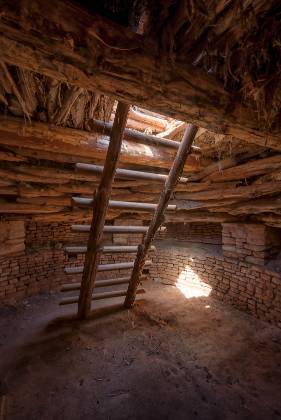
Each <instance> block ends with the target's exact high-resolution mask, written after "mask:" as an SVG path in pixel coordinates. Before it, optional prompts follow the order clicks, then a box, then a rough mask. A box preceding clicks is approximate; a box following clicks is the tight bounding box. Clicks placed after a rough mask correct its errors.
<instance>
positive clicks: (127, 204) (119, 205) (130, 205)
mask: <svg viewBox="0 0 281 420" xmlns="http://www.w3.org/2000/svg"><path fill="white" fill-rule="evenodd" d="M72 202H73V203H74V204H75V205H77V206H80V207H92V206H93V204H94V200H93V198H87V197H72ZM108 207H109V208H111V209H127V210H139V211H153V210H155V209H156V207H157V204H152V203H137V202H135V201H116V200H109V204H108ZM176 209H177V206H176V205H175V204H169V205H168V206H167V210H170V211H175V210H176Z"/></svg>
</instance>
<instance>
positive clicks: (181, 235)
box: [157, 223, 222, 245]
mask: <svg viewBox="0 0 281 420" xmlns="http://www.w3.org/2000/svg"><path fill="white" fill-rule="evenodd" d="M165 226H166V230H165V231H163V232H159V233H158V234H157V239H167V238H172V239H177V240H178V241H184V242H194V243H203V244H216V245H219V244H221V243H222V226H221V224H220V223H166V225H165Z"/></svg>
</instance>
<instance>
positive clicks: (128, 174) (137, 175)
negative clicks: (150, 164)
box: [75, 160, 188, 183]
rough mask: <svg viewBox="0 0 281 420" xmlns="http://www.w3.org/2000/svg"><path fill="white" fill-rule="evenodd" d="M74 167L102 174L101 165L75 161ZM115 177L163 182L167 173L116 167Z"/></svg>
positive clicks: (180, 180) (182, 179)
mask: <svg viewBox="0 0 281 420" xmlns="http://www.w3.org/2000/svg"><path fill="white" fill-rule="evenodd" d="M136 162H137V160H136ZM75 167H76V169H77V170H79V171H87V172H94V173H97V174H102V171H103V166H99V165H92V164H90V163H76V165H75ZM115 178H132V179H146V180H150V181H155V182H165V181H166V179H167V178H168V175H165V174H156V173H152V172H143V171H132V170H130V169H122V168H119V169H116V173H115ZM179 182H182V183H186V182H188V178H184V177H181V178H180V179H179Z"/></svg>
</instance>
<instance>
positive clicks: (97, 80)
mask: <svg viewBox="0 0 281 420" xmlns="http://www.w3.org/2000/svg"><path fill="white" fill-rule="evenodd" d="M43 11H44V19H38V14H40V13H43ZM0 33H1V36H0V52H1V59H2V60H3V61H4V62H6V63H9V64H13V65H17V66H21V67H23V68H25V69H28V70H31V71H35V72H38V73H41V74H44V75H46V76H49V77H51V78H54V79H57V80H60V81H63V82H67V83H69V84H72V85H76V86H79V87H82V88H85V89H88V90H93V91H100V92H103V93H105V94H106V95H109V96H112V97H115V98H116V99H118V100H121V101H125V102H128V103H134V104H136V105H139V106H143V107H145V108H149V109H152V110H155V111H158V112H160V113H162V114H166V115H170V116H171V117H173V118H176V119H178V120H181V121H190V122H193V123H195V124H197V125H199V126H202V127H206V128H208V129H210V130H212V131H215V132H223V133H224V134H230V135H232V136H234V137H238V138H241V139H244V140H246V141H249V142H253V143H256V144H259V145H261V146H267V147H272V148H276V149H278V150H281V144H280V128H278V129H276V133H274V134H272V133H269V132H267V131H266V130H262V129H261V128H260V125H259V122H258V119H257V116H256V114H255V113H254V111H253V110H251V109H248V108H245V107H243V106H242V105H241V102H240V101H239V100H236V101H235V98H234V97H233V94H229V93H227V92H226V91H225V89H224V88H223V86H222V84H221V83H219V82H218V80H217V79H215V78H214V77H212V76H211V75H208V74H206V73H205V72H203V71H201V70H199V69H198V68H195V67H194V66H193V65H192V64H191V63H189V64H186V63H183V62H179V61H176V62H175V63H171V62H170V61H169V60H161V58H160V57H159V45H158V43H157V41H156V40H155V39H147V38H145V37H144V36H142V35H139V34H136V33H133V32H131V31H130V30H128V29H127V28H125V27H122V26H120V25H117V24H115V23H114V22H111V21H108V20H106V19H105V18H102V17H100V16H97V15H90V14H89V13H88V12H87V11H86V10H84V9H82V8H81V7H78V6H74V5H72V4H70V3H66V2H57V1H55V0H49V2H48V7H45V2H44V0H26V1H25V2H24V3H22V2H14V1H13V0H7V1H5V4H4V5H2V10H1V21H0ZM66 39H68V40H69V42H68V43H66V42H65V40H66Z"/></svg>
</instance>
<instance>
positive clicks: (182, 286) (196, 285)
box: [176, 265, 212, 299]
mask: <svg viewBox="0 0 281 420" xmlns="http://www.w3.org/2000/svg"><path fill="white" fill-rule="evenodd" d="M176 287H177V288H178V289H179V290H180V292H181V293H182V294H183V295H184V296H185V297H186V298H187V299H190V298H193V297H204V296H205V297H206V296H209V294H210V293H211V291H212V288H211V286H210V285H209V284H207V283H204V282H203V281H202V280H201V279H200V277H199V275H198V274H197V273H195V272H194V271H193V270H192V269H191V268H190V267H189V266H188V265H187V266H185V269H184V270H183V271H182V272H181V273H180V275H179V277H178V279H177V282H176Z"/></svg>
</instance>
